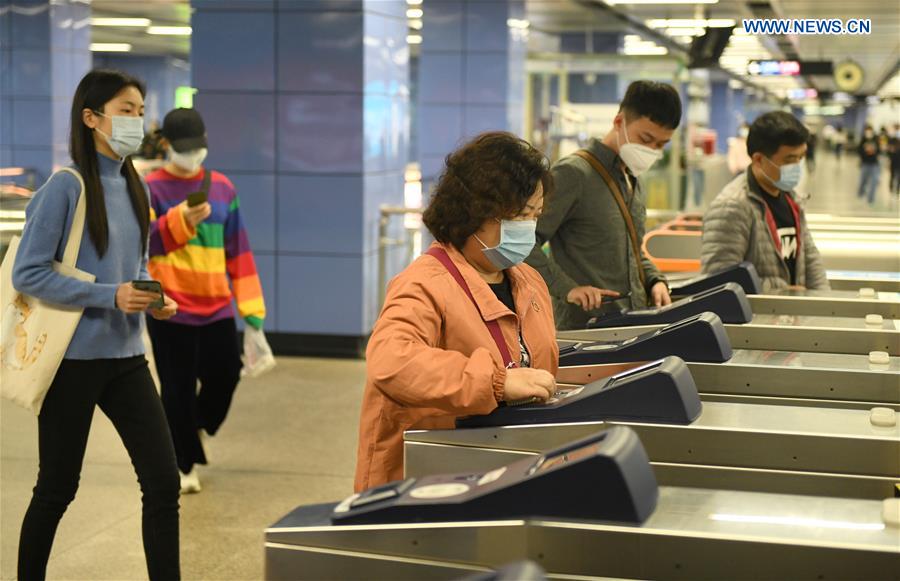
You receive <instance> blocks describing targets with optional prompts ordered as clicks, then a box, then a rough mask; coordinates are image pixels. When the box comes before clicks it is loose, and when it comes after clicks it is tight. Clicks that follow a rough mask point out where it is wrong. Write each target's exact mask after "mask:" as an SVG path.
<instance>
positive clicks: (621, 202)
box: [575, 149, 647, 288]
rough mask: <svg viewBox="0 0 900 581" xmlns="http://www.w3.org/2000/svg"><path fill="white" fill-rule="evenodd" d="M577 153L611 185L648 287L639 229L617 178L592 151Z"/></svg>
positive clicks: (635, 257)
mask: <svg viewBox="0 0 900 581" xmlns="http://www.w3.org/2000/svg"><path fill="white" fill-rule="evenodd" d="M575 155H577V156H578V157H580V158H581V159H583V160H584V161H586V162H588V163H589V164H590V165H591V167H592V168H594V171H596V172H597V173H598V174H600V177H601V178H603V181H604V182H606V185H607V186H608V187H609V191H610V192H612V196H613V198H614V199H615V200H616V204H617V205H618V206H619V212H620V213H621V214H622V219H624V220H625V226H626V227H627V228H628V237H629V238H631V248H632V250H633V251H634V260H635V262H636V263H637V271H638V276H639V277H640V279H641V286H642V287H645V288H646V285H647V283H646V281H645V280H644V267H643V266H642V265H641V246H640V244H639V243H638V239H637V230H635V228H634V221H633V220H632V218H631V212H629V211H628V207H627V206H626V205H625V198H624V197H623V196H622V190H620V189H619V184H617V183H616V180H614V179H613V177H612V176H611V175H609V171H608V170H607V169H606V168H605V167H604V166H603V164H602V163H600V160H599V159H597V158H596V157H595V156H594V154H593V153H591V152H590V151H587V150H585V149H580V150H578V151H576V152H575Z"/></svg>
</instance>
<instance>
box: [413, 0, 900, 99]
mask: <svg viewBox="0 0 900 581" xmlns="http://www.w3.org/2000/svg"><path fill="white" fill-rule="evenodd" d="M427 1H428V0H426V2H427ZM619 1H627V0H619ZM763 2H765V0H763ZM753 3H759V2H758V0H756V1H754V2H750V1H749V0H719V2H718V3H716V4H708V5H702V6H698V5H690V4H689V5H684V4H678V5H673V4H669V5H665V4H662V3H660V4H654V5H629V4H617V5H616V6H615V9H616V10H618V11H621V12H624V13H625V14H627V15H629V16H631V17H634V18H635V19H637V20H640V21H642V22H643V21H646V20H650V19H658V18H696V17H705V18H731V19H734V20H736V21H737V22H738V27H740V21H741V19H743V18H752V17H755V16H757V15H755V14H754V12H753V11H752V10H751V8H750V4H753ZM598 4H601V0H526V5H527V12H528V18H529V19H530V20H531V22H532V25H533V26H534V27H535V28H536V29H538V30H543V31H547V32H552V33H560V32H579V31H585V30H587V29H592V30H597V31H626V30H627V28H628V27H627V25H626V24H624V23H622V22H621V21H620V20H618V19H616V18H614V17H612V16H610V14H609V13H608V12H607V11H606V10H604V9H603V7H602V6H597V5H598ZM769 4H770V5H771V7H772V11H773V13H774V16H773V17H775V18H840V19H842V20H847V19H850V18H870V19H871V20H872V34H871V35H864V36H850V35H841V36H799V37H793V38H790V39H781V40H782V41H785V40H787V42H788V43H789V44H788V45H787V46H789V47H791V48H792V49H793V50H794V51H795V52H796V55H797V56H798V57H799V58H800V59H801V60H831V61H834V62H835V63H838V62H841V61H843V60H846V59H848V58H851V59H853V60H855V61H856V62H857V63H859V64H860V65H861V66H862V67H863V70H864V71H865V83H864V85H863V89H862V91H861V92H863V93H874V91H875V89H876V88H877V87H878V85H879V84H880V83H881V82H882V81H884V79H885V78H886V77H887V76H888V75H890V74H891V73H892V72H893V71H894V70H895V68H896V65H897V62H898V59H900V2H898V0H769ZM698 8H699V9H701V10H702V12H701V13H700V14H698V13H697V10H698ZM426 18H427V15H426ZM628 32H633V31H628ZM758 40H760V41H761V42H762V44H763V46H764V47H766V48H768V49H769V51H768V52H769V53H770V54H771V56H772V57H773V58H779V59H780V58H784V57H786V56H789V55H786V54H784V52H783V51H782V50H781V49H780V48H779V47H778V44H777V40H779V39H775V38H760V39H758ZM730 52H733V49H729V51H727V52H726V54H729V53H730ZM762 82H764V83H765V82H767V81H762ZM769 82H771V83H780V82H782V81H769ZM813 82H814V83H815V85H816V86H817V87H818V88H819V89H820V90H828V91H833V90H835V87H834V83H833V81H831V80H830V79H827V78H825V77H813Z"/></svg>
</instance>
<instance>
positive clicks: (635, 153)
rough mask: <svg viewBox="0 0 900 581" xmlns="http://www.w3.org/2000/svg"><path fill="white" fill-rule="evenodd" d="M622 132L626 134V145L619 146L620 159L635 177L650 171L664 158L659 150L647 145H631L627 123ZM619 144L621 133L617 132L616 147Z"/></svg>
mask: <svg viewBox="0 0 900 581" xmlns="http://www.w3.org/2000/svg"><path fill="white" fill-rule="evenodd" d="M622 131H623V133H625V145H619V157H621V158H622V161H623V162H625V165H626V166H627V167H628V169H629V170H630V171H631V173H632V174H634V176H635V177H638V176H640V175H641V174H642V173H644V172H645V171H647V170H648V169H650V168H651V167H652V166H653V164H654V163H656V162H657V161H659V159H660V158H661V157H662V156H663V152H662V151H661V150H659V149H653V148H652V147H647V146H646V145H640V144H638V143H631V142H630V141H628V131H626V130H625V123H624V121H623V123H622ZM618 144H619V132H618V131H617V132H616V145H618Z"/></svg>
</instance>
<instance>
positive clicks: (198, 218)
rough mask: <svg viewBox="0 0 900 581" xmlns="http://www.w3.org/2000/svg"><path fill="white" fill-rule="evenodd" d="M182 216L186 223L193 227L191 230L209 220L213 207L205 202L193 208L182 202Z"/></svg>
mask: <svg viewBox="0 0 900 581" xmlns="http://www.w3.org/2000/svg"><path fill="white" fill-rule="evenodd" d="M180 205H181V215H182V216H184V221H185V222H187V223H188V224H190V225H191V228H196V227H197V224H199V223H200V222H202V221H204V220H206V219H207V218H209V215H210V214H212V206H210V205H209V202H203V203H202V204H199V205H197V206H194V207H193V208H192V207H190V206H188V205H187V202H181V204H180Z"/></svg>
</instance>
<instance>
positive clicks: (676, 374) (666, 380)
mask: <svg viewBox="0 0 900 581" xmlns="http://www.w3.org/2000/svg"><path fill="white" fill-rule="evenodd" d="M702 409H703V408H702V404H701V403H700V396H699V395H698V394H697V386H696V385H695V384H694V378H693V377H692V376H691V372H690V371H689V370H688V367H687V365H686V364H685V363H684V361H683V360H682V359H681V358H680V357H675V356H669V357H666V358H665V359H660V360H658V361H654V362H652V363H648V364H646V365H642V366H639V367H635V368H634V369H629V370H628V371H624V372H622V373H618V374H616V375H613V376H610V377H606V378H604V379H600V380H598V381H594V382H592V383H588V384H587V385H583V386H579V387H575V388H572V389H565V390H559V391H557V392H556V394H555V395H554V396H553V397H552V398H550V399H549V400H547V401H546V402H544V403H529V404H524V405H502V406H500V407H498V408H497V409H495V410H494V411H493V412H491V413H490V414H487V415H484V416H468V417H465V418H459V419H457V420H456V427H457V428H479V427H487V426H517V425H524V424H559V423H569V422H596V421H603V420H620V421H634V422H642V423H653V424H690V423H691V422H693V421H694V420H696V419H697V418H698V417H699V416H700V412H701V411H702Z"/></svg>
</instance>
